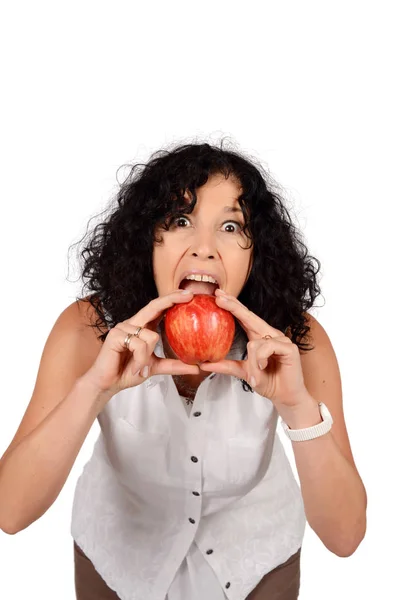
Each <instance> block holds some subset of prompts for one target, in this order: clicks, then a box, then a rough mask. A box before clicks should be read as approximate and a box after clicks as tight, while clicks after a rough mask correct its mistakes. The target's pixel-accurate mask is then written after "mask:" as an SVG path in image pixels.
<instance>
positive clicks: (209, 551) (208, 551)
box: [206, 548, 214, 554]
mask: <svg viewBox="0 0 400 600" xmlns="http://www.w3.org/2000/svg"><path fill="white" fill-rule="evenodd" d="M213 552H214V550H211V548H210V550H207V552H206V554H212V553H213Z"/></svg>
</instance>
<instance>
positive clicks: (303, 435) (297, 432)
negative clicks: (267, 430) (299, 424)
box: [282, 402, 333, 442]
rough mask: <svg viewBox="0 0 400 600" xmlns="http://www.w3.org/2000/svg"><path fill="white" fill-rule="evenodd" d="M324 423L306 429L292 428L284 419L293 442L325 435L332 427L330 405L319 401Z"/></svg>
mask: <svg viewBox="0 0 400 600" xmlns="http://www.w3.org/2000/svg"><path fill="white" fill-rule="evenodd" d="M318 406H319V410H320V414H321V417H322V419H323V421H322V423H318V424H317V425H313V426H312V427H306V428H304V429H290V428H289V426H288V425H287V424H286V423H285V422H284V421H283V420H282V427H283V430H284V432H285V433H286V435H287V436H288V438H289V439H290V440H291V441H292V442H305V441H307V440H313V439H314V438H317V437H320V436H321V435H325V433H328V431H330V429H331V428H332V424H333V419H332V415H331V413H330V412H329V409H328V407H327V406H326V405H325V404H324V403H323V402H318Z"/></svg>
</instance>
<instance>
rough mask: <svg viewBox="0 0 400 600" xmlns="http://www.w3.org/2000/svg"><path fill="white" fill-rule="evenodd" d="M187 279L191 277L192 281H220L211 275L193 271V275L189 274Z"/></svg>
mask: <svg viewBox="0 0 400 600" xmlns="http://www.w3.org/2000/svg"><path fill="white" fill-rule="evenodd" d="M185 279H190V280H191V281H208V282H209V283H218V282H217V281H216V280H215V279H214V278H213V277H211V275H197V274H195V273H193V275H188V276H187V277H185Z"/></svg>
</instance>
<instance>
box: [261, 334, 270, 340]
mask: <svg viewBox="0 0 400 600" xmlns="http://www.w3.org/2000/svg"><path fill="white" fill-rule="evenodd" d="M270 338H271V339H272V335H268V333H267V335H263V340H269V339H270Z"/></svg>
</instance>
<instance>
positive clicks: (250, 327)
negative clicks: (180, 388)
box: [199, 289, 309, 407]
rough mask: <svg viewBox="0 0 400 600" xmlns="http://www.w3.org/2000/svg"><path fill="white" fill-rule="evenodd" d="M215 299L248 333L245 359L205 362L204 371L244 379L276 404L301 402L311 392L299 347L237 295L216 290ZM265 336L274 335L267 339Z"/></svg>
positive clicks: (294, 404) (286, 404)
mask: <svg viewBox="0 0 400 600" xmlns="http://www.w3.org/2000/svg"><path fill="white" fill-rule="evenodd" d="M215 295H216V298H217V299H216V303H217V305H218V306H220V307H221V308H224V309H225V310H229V311H230V312H231V313H232V315H233V316H234V317H236V319H237V320H238V321H239V322H240V324H241V325H242V327H243V329H244V331H245V332H246V334H247V337H248V339H249V342H248V343H247V359H246V360H226V359H225V360H220V361H218V362H213V363H211V362H204V363H202V364H201V365H199V366H200V369H201V370H202V371H212V372H214V373H224V374H226V375H234V376H236V377H239V378H240V379H244V380H245V381H247V383H249V384H250V385H251V387H252V388H253V389H254V390H255V391H256V392H257V393H258V394H260V395H261V396H264V397H265V398H269V399H270V400H271V401H272V402H274V404H280V405H284V406H287V407H295V406H297V405H299V404H300V403H301V402H302V401H303V400H304V398H305V397H309V393H308V391H307V388H306V387H305V384H304V379H303V371H302V368H301V361H300V353H299V349H298V347H297V346H296V345H295V344H293V343H292V342H291V340H290V339H289V338H288V337H286V336H285V334H284V333H282V332H281V331H280V330H279V329H275V328H274V327H271V325H268V323H266V322H265V321H263V319H261V318H260V317H258V316H257V315H256V314H254V313H253V312H251V311H250V310H249V309H248V308H246V306H244V305H243V304H242V303H241V302H239V300H238V299H237V298H236V297H235V296H229V295H227V294H225V293H224V292H223V291H222V290H219V289H217V290H216V291H215ZM263 336H271V337H270V338H268V339H265V338H264V337H263Z"/></svg>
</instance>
